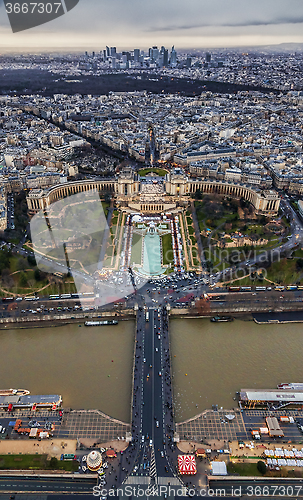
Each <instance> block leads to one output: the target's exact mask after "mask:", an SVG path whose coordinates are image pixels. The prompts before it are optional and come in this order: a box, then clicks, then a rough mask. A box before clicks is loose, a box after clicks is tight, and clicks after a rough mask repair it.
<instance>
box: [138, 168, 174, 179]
mask: <svg viewBox="0 0 303 500" xmlns="http://www.w3.org/2000/svg"><path fill="white" fill-rule="evenodd" d="M152 172H153V173H154V174H157V175H159V176H160V177H164V176H165V175H166V174H167V170H164V169H163V168H142V169H141V170H139V172H138V174H139V175H140V176H141V177H144V176H145V175H147V174H151V173H152Z"/></svg>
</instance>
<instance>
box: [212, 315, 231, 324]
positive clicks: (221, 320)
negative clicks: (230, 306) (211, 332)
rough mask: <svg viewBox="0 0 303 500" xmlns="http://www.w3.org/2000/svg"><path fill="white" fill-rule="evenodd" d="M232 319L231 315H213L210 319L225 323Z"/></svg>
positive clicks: (214, 321)
mask: <svg viewBox="0 0 303 500" xmlns="http://www.w3.org/2000/svg"><path fill="white" fill-rule="evenodd" d="M233 320H234V318H233V317H232V316H214V317H213V318H211V320H210V321H212V322H213V323H226V322H228V321H233Z"/></svg>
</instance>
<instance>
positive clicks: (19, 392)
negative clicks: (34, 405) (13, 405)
mask: <svg viewBox="0 0 303 500" xmlns="http://www.w3.org/2000/svg"><path fill="white" fill-rule="evenodd" d="M28 394H30V391H28V390H27V389H0V396H28Z"/></svg>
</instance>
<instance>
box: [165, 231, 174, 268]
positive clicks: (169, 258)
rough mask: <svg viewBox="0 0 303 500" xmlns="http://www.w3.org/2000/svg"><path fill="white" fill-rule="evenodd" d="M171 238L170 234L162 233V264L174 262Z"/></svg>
mask: <svg viewBox="0 0 303 500" xmlns="http://www.w3.org/2000/svg"><path fill="white" fill-rule="evenodd" d="M172 247H173V240H172V235H171V234H170V233H169V234H164V235H163V236H162V259H163V265H164V266H165V265H169V264H173V263H174V253H173V248H172Z"/></svg>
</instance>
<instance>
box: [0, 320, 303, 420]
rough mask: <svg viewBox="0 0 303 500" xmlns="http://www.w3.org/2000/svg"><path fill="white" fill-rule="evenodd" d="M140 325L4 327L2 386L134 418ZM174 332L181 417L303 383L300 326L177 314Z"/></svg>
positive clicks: (0, 337) (1, 339)
mask: <svg viewBox="0 0 303 500" xmlns="http://www.w3.org/2000/svg"><path fill="white" fill-rule="evenodd" d="M134 328H135V323H134V321H123V322H122V321H120V322H119V324H118V325H116V326H102V327H84V326H83V327H82V328H79V327H78V325H77V324H76V325H66V326H64V327H56V328H40V329H36V328H34V329H28V330H19V329H16V330H8V331H3V330H1V331H0V389H7V388H10V387H13V388H24V389H28V390H30V391H31V393H32V394H61V395H62V397H63V405H64V407H71V408H85V409H87V408H98V409H100V410H102V411H103V412H105V413H107V414H108V415H110V416H112V417H115V418H118V419H120V420H123V421H125V422H129V419H130V397H131V396H130V395H131V381H132V359H133V348H134ZM170 331H171V354H172V368H173V374H174V396H175V402H176V419H177V421H182V420H185V419H187V418H190V417H192V416H194V415H196V414H197V413H200V412H201V411H202V410H203V409H205V408H211V405H212V404H218V405H219V406H223V407H224V408H232V407H234V406H236V405H237V403H236V402H235V401H234V400H233V397H234V396H235V392H236V391H239V390H240V389H241V388H268V389H269V388H275V387H276V385H277V384H278V383H279V382H303V369H302V354H301V353H302V347H303V326H302V325H301V324H285V325H273V324H271V325H257V324H255V323H254V322H252V321H250V322H244V321H234V322H233V323H211V322H210V321H209V320H207V319H172V320H171V322H170ZM186 374H187V375H186Z"/></svg>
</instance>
